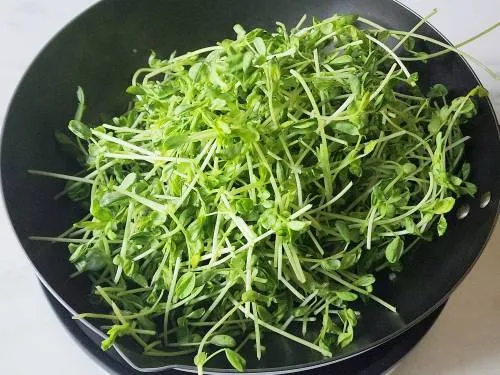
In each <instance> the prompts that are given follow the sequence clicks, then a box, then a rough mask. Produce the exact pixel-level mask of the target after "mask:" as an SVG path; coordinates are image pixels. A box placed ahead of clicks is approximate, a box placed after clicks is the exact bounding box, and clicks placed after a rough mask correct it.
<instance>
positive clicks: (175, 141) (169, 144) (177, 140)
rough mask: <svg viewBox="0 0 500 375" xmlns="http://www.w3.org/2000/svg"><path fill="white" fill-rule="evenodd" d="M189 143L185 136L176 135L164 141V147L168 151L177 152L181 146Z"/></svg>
mask: <svg viewBox="0 0 500 375" xmlns="http://www.w3.org/2000/svg"><path fill="white" fill-rule="evenodd" d="M187 142H189V137H188V136H187V135H185V134H175V135H171V136H169V137H168V138H167V139H165V140H164V141H163V145H164V147H166V148H167V149H168V150H175V149H177V148H179V147H180V146H182V145H184V144H186V143H187Z"/></svg>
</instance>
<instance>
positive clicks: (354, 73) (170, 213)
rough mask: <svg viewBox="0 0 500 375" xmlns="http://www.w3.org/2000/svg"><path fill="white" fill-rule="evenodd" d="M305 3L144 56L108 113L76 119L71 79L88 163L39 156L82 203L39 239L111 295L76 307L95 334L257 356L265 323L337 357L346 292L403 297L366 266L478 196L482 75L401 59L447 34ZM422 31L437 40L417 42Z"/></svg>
mask: <svg viewBox="0 0 500 375" xmlns="http://www.w3.org/2000/svg"><path fill="white" fill-rule="evenodd" d="M304 20H305V18H303V19H301V21H300V22H299V24H298V25H297V26H296V27H293V28H292V29H287V27H286V26H285V25H284V24H282V23H277V29H276V31H274V32H273V33H271V32H268V31H266V30H263V29H254V30H251V31H248V32H247V31H245V30H244V28H243V27H242V26H240V25H236V26H235V27H234V31H235V33H236V38H235V39H227V40H223V41H221V42H220V43H218V44H217V45H215V46H212V47H207V48H202V49H200V50H197V51H193V52H189V53H186V54H184V55H181V56H176V55H175V54H172V55H171V56H170V57H169V58H168V59H165V60H162V59H160V58H158V57H157V56H156V55H155V54H152V55H151V57H150V58H149V62H148V66H147V67H144V68H142V69H139V70H138V71H137V72H136V73H135V74H134V76H133V78H132V84H131V86H130V87H129V88H128V89H127V93H128V94H129V95H131V96H132V100H131V104H130V108H129V110H128V111H127V112H126V113H124V114H122V115H120V116H118V117H115V118H113V120H112V121H110V123H104V124H99V125H98V126H96V124H92V126H91V125H90V124H87V123H85V120H84V111H85V107H86V106H85V96H84V93H83V90H82V89H78V95H77V97H78V102H79V105H78V109H77V112H76V115H75V118H74V119H73V120H71V121H70V122H69V126H68V129H69V131H70V132H71V133H72V134H73V135H74V136H75V137H76V140H75V141H73V140H72V139H71V138H70V137H69V136H68V135H67V134H63V133H58V135H57V137H58V140H59V141H60V142H61V143H62V144H63V145H64V146H65V148H66V149H69V150H71V151H72V153H73V154H74V155H77V156H78V160H80V161H82V163H83V165H84V168H85V172H84V173H82V174H79V175H78V176H71V175H65V174H60V173H52V172H42V171H32V172H33V173H35V174H39V175H44V176H50V177H55V178H61V179H64V180H67V185H66V187H65V189H64V191H63V192H62V194H67V195H68V196H69V197H70V198H71V199H73V200H75V201H79V202H83V203H86V204H88V206H89V213H88V215H86V216H85V217H84V218H83V219H82V220H80V221H78V222H77V223H75V224H74V225H73V226H72V227H71V228H70V229H69V230H68V231H66V232H65V233H64V234H62V235H61V236H58V237H32V239H35V240H48V241H55V242H64V243H68V248H69V252H70V261H71V262H72V263H74V265H75V267H76V269H77V271H78V273H83V272H86V273H87V274H88V275H89V277H91V279H92V281H93V282H94V285H95V287H94V292H95V294H96V295H98V296H99V297H100V299H101V300H102V303H103V304H105V305H107V306H108V307H109V313H108V314H100V313H99V314H98V313H92V312H89V313H84V314H80V315H79V316H77V318H93V319H99V321H100V322H103V321H104V322H107V323H104V324H105V325H106V326H107V333H108V338H107V339H106V340H104V341H103V343H102V348H103V350H106V349H108V348H109V347H111V346H112V345H113V344H114V343H115V340H118V339H119V337H121V336H130V337H131V338H132V339H134V340H135V341H136V342H137V343H138V344H139V345H140V346H141V347H142V348H143V352H144V354H146V355H153V356H175V355H180V354H186V353H192V354H193V357H194V363H195V364H196V366H197V367H198V371H199V373H200V374H201V373H202V372H203V368H204V367H205V366H206V365H207V363H208V362H209V361H210V360H211V359H212V358H213V357H214V356H216V355H219V354H221V355H222V354H224V355H225V356H226V357H227V361H228V363H229V364H230V365H231V366H233V367H234V368H235V369H237V370H239V371H243V370H244V369H245V363H246V361H245V359H244V358H243V357H242V356H241V355H240V354H239V351H240V350H241V348H242V347H243V346H245V345H253V346H254V347H255V353H256V356H257V358H261V356H263V355H265V345H264V344H265V336H267V335H270V334H278V335H282V336H284V337H286V338H287V339H290V340H293V341H295V342H297V343H299V344H302V345H304V346H306V347H308V348H310V349H311V350H314V351H317V352H319V353H321V354H322V355H323V356H331V355H332V352H333V351H334V350H335V347H336V346H340V347H345V346H347V345H349V344H350V343H351V341H352V340H353V337H354V335H355V327H356V323H357V318H358V315H357V313H356V312H355V311H354V310H353V309H352V304H351V303H352V302H353V301H355V300H357V299H359V298H360V297H363V298H364V299H368V300H371V302H370V303H379V304H381V305H383V306H385V307H386V308H387V309H389V310H391V311H396V307H395V306H392V305H391V304H390V301H384V300H382V299H380V298H378V297H377V296H376V295H375V294H374V285H375V280H376V279H375V276H374V273H375V272H376V271H379V270H381V269H384V268H390V269H391V270H393V271H399V270H401V267H402V264H401V258H402V257H403V256H404V254H405V253H407V252H408V251H409V250H410V249H411V248H412V247H413V246H414V245H415V243H416V241H418V240H419V239H426V240H428V239H430V238H432V237H433V236H434V234H437V235H438V236H442V235H444V233H445V232H446V227H447V222H446V216H445V215H446V214H447V213H448V212H450V211H451V210H452V208H453V206H454V203H455V199H456V198H457V197H460V196H463V195H466V194H469V195H474V194H475V192H476V187H475V185H474V184H472V183H471V182H468V180H467V179H468V176H469V172H470V166H469V165H468V164H467V163H464V162H463V161H462V156H463V152H464V144H465V142H466V141H467V139H468V137H467V136H464V135H463V134H462V131H461V129H460V125H462V124H464V123H466V122H467V121H469V120H470V119H471V118H472V117H473V116H474V115H475V113H476V105H475V103H474V97H482V96H485V95H486V94H487V93H486V90H485V89H483V88H481V87H477V88H475V89H473V90H471V91H470V92H469V93H467V94H466V95H465V96H462V97H457V98H455V99H453V100H450V99H449V98H448V92H447V88H446V87H445V86H444V85H442V84H440V83H436V85H434V86H433V87H432V88H431V89H430V90H429V91H428V92H426V93H423V92H422V91H421V89H420V88H419V86H418V75H417V74H415V73H411V72H410V70H409V68H408V67H407V66H406V65H405V64H406V62H407V61H408V60H420V61H424V60H426V59H427V58H432V57H435V56H439V55H442V54H444V53H447V52H450V51H453V52H457V50H456V49H455V48H452V47H451V46H447V45H442V43H440V42H438V41H435V40H433V39H430V38H428V37H423V36H421V35H419V34H416V30H417V29H418V26H420V25H421V24H422V23H423V21H422V22H421V23H419V24H418V25H417V26H416V27H415V28H414V29H413V30H411V31H410V32H402V31H395V30H387V29H385V28H382V27H381V26H379V25H376V24H374V23H373V22H371V21H369V20H366V19H363V18H358V17H356V16H352V15H335V16H333V17H331V18H328V19H325V20H322V21H319V20H313V22H312V25H310V26H302V25H303V23H304ZM424 21H425V19H424ZM361 24H364V25H365V26H367V28H363V29H362V28H360V25H361ZM416 39H424V40H425V41H427V42H430V43H434V44H437V45H440V46H442V47H443V48H444V49H443V50H442V51H441V52H439V53H435V54H433V55H425V54H423V53H420V52H418V51H415V50H414V48H415V40H416ZM389 41H395V43H396V44H395V46H394V47H390V45H394V43H393V44H390V43H388V42H389ZM310 325H315V326H316V327H319V328H318V329H317V330H316V331H314V330H313V332H319V333H318V334H316V335H315V337H312V338H311V335H310V334H309V333H310V332H311V329H310ZM292 326H297V327H301V334H298V335H297V334H293V333H292V331H291V330H290V327H292ZM294 332H296V331H294Z"/></svg>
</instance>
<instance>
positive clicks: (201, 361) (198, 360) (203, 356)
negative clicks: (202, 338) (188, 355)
mask: <svg viewBox="0 0 500 375" xmlns="http://www.w3.org/2000/svg"><path fill="white" fill-rule="evenodd" d="M207 358H208V355H207V353H205V352H200V353H198V354H196V355H195V357H194V364H195V365H196V366H198V367H203V366H204V365H205V363H206V362H207Z"/></svg>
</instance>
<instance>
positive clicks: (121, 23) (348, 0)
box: [1, 0, 500, 373]
mask: <svg viewBox="0 0 500 375" xmlns="http://www.w3.org/2000/svg"><path fill="white" fill-rule="evenodd" d="M336 12H342V13H345V12H349V13H358V14H360V15H363V16H365V17H369V18H371V19H372V20H374V21H376V22H379V23H381V24H383V25H388V26H391V27H393V28H400V29H410V28H411V27H412V26H413V25H414V24H415V23H417V22H418V20H419V17H418V16H417V15H415V14H414V13H412V12H411V11H409V10H408V9H406V8H404V7H403V6H401V5H400V4H398V3H396V2H393V1H391V0H370V1H366V0H329V1H325V0H308V1H307V2H306V1H301V0H274V1H268V0H254V1H252V2H250V3H249V2H243V1H234V0H212V1H198V0H141V1H134V0H104V1H101V2H99V3H98V4H97V5H96V6H94V7H93V8H91V9H89V10H88V11H87V12H85V13H84V14H82V15H81V16H79V17H78V18H77V19H76V20H75V21H73V22H72V23H71V24H70V25H68V26H67V27H66V28H65V29H64V30H63V31H61V33H59V34H58V35H57V36H56V37H55V38H54V39H53V40H52V41H51V42H50V43H49V44H48V45H47V46H46V47H45V49H44V50H43V51H42V52H41V54H40V55H39V56H38V57H37V58H36V60H35V62H34V63H33V64H32V65H31V67H30V68H29V70H28V72H27V73H26V75H25V77H24V78H23V80H22V82H21V84H20V85H19V87H18V89H17V92H16V94H15V96H14V99H13V101H12V103H11V106H10V110H9V113H8V116H7V119H6V122H5V127H4V131H3V137H2V147H1V177H2V186H3V192H4V198H5V201H6V206H7V210H8V213H9V215H10V218H11V221H12V223H13V226H14V229H15V231H16V233H17V236H18V238H19V240H20V242H21V244H22V246H23V247H24V249H25V251H26V254H27V255H28V257H29V258H30V260H31V262H32V263H33V265H34V266H35V268H36V270H37V273H38V275H39V276H40V278H41V279H42V281H43V282H44V283H45V285H47V286H48V287H49V288H50V290H51V291H52V292H53V294H54V295H55V296H56V297H57V298H58V299H59V300H60V302H61V303H63V304H64V305H65V307H66V308H68V309H69V310H70V311H71V312H75V311H77V312H84V311H90V310H95V309H96V308H97V307H96V306H95V305H92V303H91V302H90V299H89V292H90V288H89V283H88V281H87V279H86V278H85V276H81V277H77V278H73V279H70V278H69V275H70V274H71V273H72V272H73V271H74V269H73V267H72V266H71V265H70V264H69V262H68V260H67V250H66V249H65V246H63V245H61V246H59V245H52V244H47V243H45V244H44V243H39V242H33V241H29V240H28V236H30V235H53V234H58V233H60V232H62V231H63V230H64V229H66V228H67V227H68V226H69V225H70V224H71V223H72V222H73V221H74V220H76V219H79V218H80V217H81V216H83V213H82V212H81V211H80V209H79V208H78V207H76V206H75V205H74V204H72V203H71V202H70V201H69V200H66V199H61V200H59V201H54V200H53V199H52V197H53V196H54V195H55V194H56V193H57V192H59V191H60V190H61V189H62V187H63V185H62V184H61V183H60V182H58V181H54V180H51V179H46V178H40V177H35V176H30V175H28V173H27V170H28V169H43V170H51V171H62V172H74V171H75V168H76V166H75V164H74V162H73V161H72V160H71V159H70V158H68V157H66V156H65V155H64V154H63V153H62V152H61V150H60V148H59V147H58V146H57V144H56V142H55V139H54V131H55V130H57V129H63V128H64V127H65V126H66V124H67V121H68V119H70V118H72V116H73V114H74V110H75V94H74V93H75V88H76V86H77V85H81V86H83V87H84V88H85V92H86V95H87V98H88V112H87V114H86V115H87V117H86V119H87V120H89V122H91V123H92V122H98V121H100V120H105V119H109V118H110V117H112V116H113V114H116V113H120V112H121V111H123V110H124V109H125V107H126V105H127V100H128V99H127V97H126V96H125V95H124V94H123V92H124V90H125V88H126V87H127V86H128V82H129V79H130V76H131V74H132V73H133V72H134V71H135V69H136V68H138V67H140V66H142V65H144V64H145V61H146V58H147V56H148V55H149V52H150V50H156V51H157V52H158V54H159V55H160V56H168V55H169V54H170V53H171V52H172V51H173V50H177V51H178V52H186V51H189V50H193V49H196V48H199V47H203V46H206V45H209V44H211V43H214V42H216V41H218V40H221V39H223V38H226V37H230V36H232V34H233V31H232V25H233V24H234V23H241V24H242V25H244V26H245V27H247V28H252V27H257V26H259V27H266V28H272V27H273V25H274V22H275V21H277V20H280V21H282V22H284V23H286V24H289V25H293V24H295V23H296V22H297V21H298V19H300V17H301V16H302V15H303V14H304V13H307V14H308V15H310V16H317V17H319V18H324V17H327V16H329V15H331V14H333V13H336ZM421 33H423V34H426V35H429V36H432V37H434V38H437V39H440V40H444V39H443V38H442V36H440V35H439V34H438V33H437V32H436V31H435V30H434V29H433V28H432V27H430V26H429V25H427V24H426V25H424V26H423V27H422V29H421ZM421 47H422V49H424V50H429V51H434V50H435V49H434V48H433V47H429V46H425V45H422V46H421ZM492 53H494V52H492ZM410 68H411V69H413V70H418V71H419V72H420V77H421V81H420V82H421V84H422V85H424V86H429V85H430V84H433V83H437V82H442V83H445V84H446V85H447V86H449V87H450V88H451V90H450V91H451V95H459V94H464V93H465V92H467V91H468V90H469V89H470V88H472V87H474V86H476V85H477V84H478V80H477V77H476V76H475V74H474V73H473V72H472V70H471V69H470V67H469V66H468V65H467V64H466V63H465V62H464V60H463V59H462V58H460V57H459V56H456V55H453V54H448V55H445V56H442V57H440V58H438V59H436V60H433V61H432V62H430V63H428V64H427V65H423V64H420V65H414V66H410ZM465 132H466V134H468V135H470V136H471V137H472V139H471V141H470V142H469V143H468V145H467V149H466V158H467V159H468V160H469V161H470V163H471V165H472V180H473V181H474V182H475V183H477V185H478V186H479V193H480V194H481V193H482V192H486V191H490V192H491V194H492V200H491V202H490V204H489V205H488V206H487V207H485V208H482V209H481V208H479V202H478V200H477V199H470V200H468V201H469V203H470V205H471V211H470V213H469V215H468V216H467V217H466V218H465V219H464V220H456V219H455V217H454V215H453V214H451V215H450V216H449V225H448V227H449V229H448V232H447V234H446V235H445V236H444V237H443V238H440V239H439V240H436V241H434V242H432V243H426V244H423V245H422V246H420V248H419V249H418V251H416V252H414V253H413V254H412V255H411V256H409V257H407V258H406V259H405V264H406V266H407V267H406V269H405V272H403V273H402V274H401V275H399V276H398V277H397V279H396V280H394V281H389V280H388V278H387V275H385V274H381V275H379V278H378V279H379V281H378V283H377V285H376V290H375V292H376V294H377V295H379V296H380V297H382V298H384V299H385V300H387V301H389V302H390V303H392V304H394V305H395V306H397V308H398V313H397V314H393V313H391V312H389V311H387V310H385V309H383V308H381V307H380V306H379V305H377V304H373V303H367V304H363V305H360V306H359V310H360V311H361V313H362V319H361V321H360V324H359V326H358V330H357V336H356V339H355V341H354V343H353V344H352V345H350V346H349V347H347V348H346V349H344V350H342V351H338V352H336V353H335V356H334V357H333V358H331V359H323V358H320V356H319V355H318V354H316V353H313V352H312V351H310V350H307V349H304V348H303V347H300V346H298V345H294V344H293V343H290V342H289V341H287V340H284V339H282V338H280V337H275V336H271V335H269V337H268V339H267V341H266V346H267V347H268V348H269V349H268V350H269V352H268V355H265V356H264V358H263V359H262V360H261V361H256V360H254V359H253V358H254V356H253V355H248V356H247V358H248V359H249V362H248V367H249V368H250V369H253V370H254V371H255V372H258V371H262V372H266V373H271V372H274V373H276V372H282V373H291V372H293V371H297V370H299V369H304V368H311V367H316V366H322V365H325V364H328V363H332V362H334V361H340V360H343V359H345V358H348V357H350V356H354V355H358V354H359V353H361V352H363V351H366V350H368V349H370V348H373V347H375V346H377V345H379V344H381V343H383V342H385V341H387V340H389V339H391V338H394V337H396V336H397V335H399V334H401V333H402V332H404V331H405V330H407V329H409V328H410V327H411V326H413V325H415V324H416V323H417V322H419V321H421V320H422V319H423V318H425V317H426V316H428V315H429V314H430V313H431V312H432V311H433V310H435V309H436V308H437V307H438V306H439V305H440V304H442V302H443V301H444V300H445V299H446V298H447V297H448V296H449V294H450V293H451V292H452V290H453V289H454V288H455V287H456V286H457V285H458V283H459V282H460V281H461V280H462V279H463V277H464V276H465V274H466V273H467V272H468V271H469V269H470V268H471V266H472V265H473V263H474V262H475V261H476V259H477V257H478V256H479V254H480V252H481V250H482V249H483V247H484V245H485V243H486V241H487V239H488V237H489V235H490V232H491V230H492V228H493V226H494V223H495V221H496V218H497V216H498V203H499V198H500V140H499V136H498V125H497V121H496V119H495V116H494V113H493V110H492V108H491V105H490V103H489V101H487V100H482V101H480V103H479V113H478V116H477V117H475V118H474V120H473V121H472V122H471V123H470V124H468V125H467V126H466V127H465ZM465 201H467V199H466V200H462V201H461V202H465ZM461 202H459V205H460V203H461ZM87 324H88V323H87ZM120 350H121V351H122V354H123V356H124V358H127V360H128V361H129V364H130V365H132V366H133V367H135V368H136V369H139V368H140V369H149V370H151V369H153V368H160V367H164V366H174V365H175V366H177V367H179V366H180V367H182V368H184V369H186V370H193V367H192V366H191V364H192V357H191V356H186V357H181V358H151V357H144V356H142V355H141V354H140V353H139V352H138V351H137V350H136V348H134V347H133V346H129V345H122V346H121V348H120ZM213 365H214V366H215V367H217V368H219V369H218V370H217V371H219V372H224V371H227V370H224V368H225V367H226V364H225V362H224V361H222V362H220V363H214V364H213Z"/></svg>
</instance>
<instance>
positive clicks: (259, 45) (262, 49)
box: [253, 36, 267, 55]
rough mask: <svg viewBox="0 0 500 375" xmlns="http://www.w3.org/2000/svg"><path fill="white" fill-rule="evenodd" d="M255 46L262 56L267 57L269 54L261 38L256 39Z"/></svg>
mask: <svg viewBox="0 0 500 375" xmlns="http://www.w3.org/2000/svg"><path fill="white" fill-rule="evenodd" d="M253 45H254V47H255V49H256V50H257V52H258V53H259V54H260V55H265V54H266V52H267V48H266V44H265V43H264V40H263V39H262V38H261V37H259V36H258V37H256V38H255V39H254V41H253Z"/></svg>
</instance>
